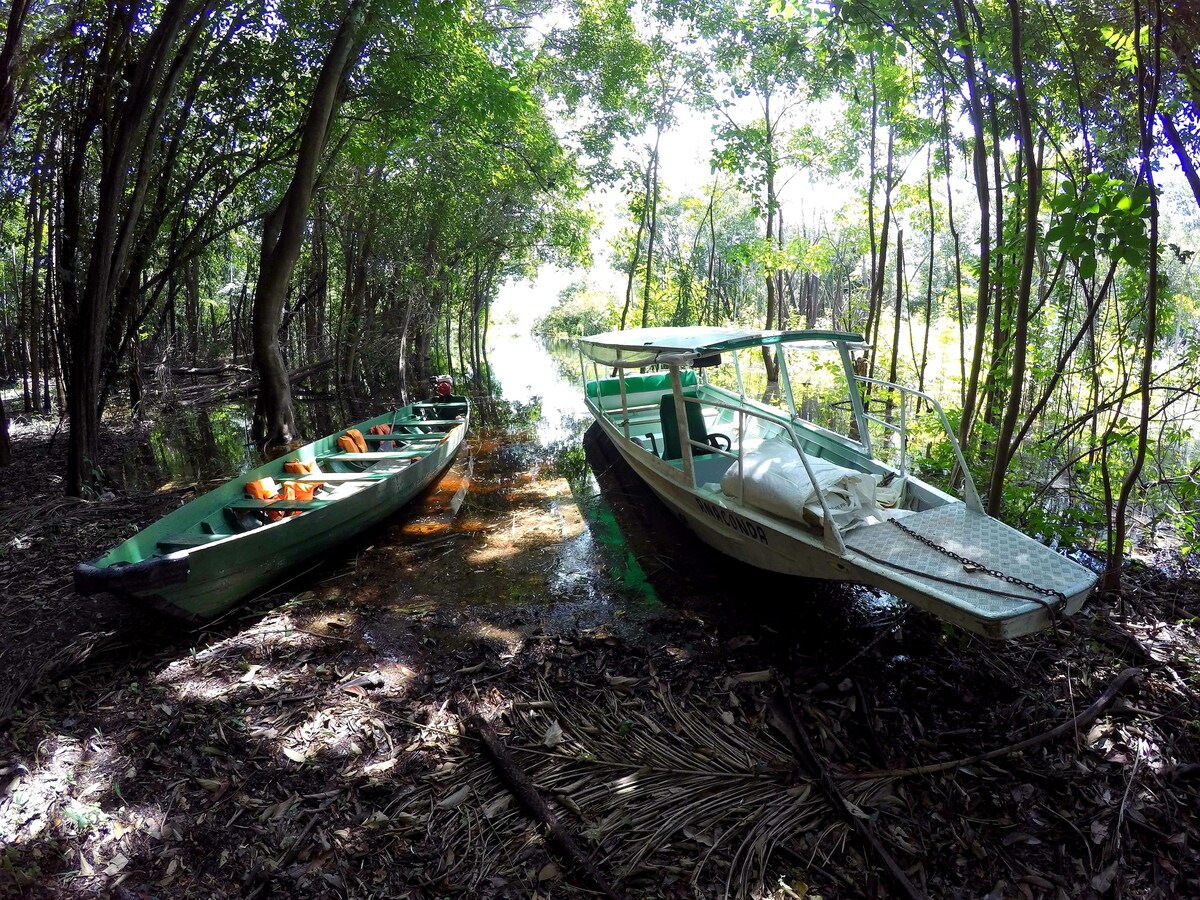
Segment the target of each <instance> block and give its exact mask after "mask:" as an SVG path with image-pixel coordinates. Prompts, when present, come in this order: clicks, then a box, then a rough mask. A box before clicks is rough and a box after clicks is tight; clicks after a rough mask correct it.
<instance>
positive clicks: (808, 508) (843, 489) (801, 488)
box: [721, 441, 883, 529]
mask: <svg viewBox="0 0 1200 900" xmlns="http://www.w3.org/2000/svg"><path fill="white" fill-rule="evenodd" d="M808 463H809V465H810V466H811V467H812V470H813V476H814V477H815V478H816V481H817V484H818V485H819V486H820V488H821V491H822V492H823V493H824V495H825V502H826V503H827V504H828V505H829V512H830V514H831V515H832V516H833V521H834V522H835V523H836V524H837V525H838V526H839V527H840V528H843V529H845V528H851V527H853V526H854V525H857V524H861V523H862V522H863V520H865V519H867V518H868V517H869V516H879V515H881V514H882V512H883V511H882V510H881V509H880V507H879V504H877V503H876V502H875V478H874V477H873V476H871V475H867V474H865V473H863V472H858V471H856V470H854V469H847V468H844V467H842V466H839V465H836V464H834V463H831V462H828V461H826V460H823V459H819V458H817V457H813V456H810V457H809V458H808ZM742 471H743V478H744V481H745V484H744V488H743V491H742V492H741V494H740V496H741V497H742V499H743V502H744V503H746V504H747V505H749V506H754V507H757V508H758V509H761V510H763V511H765V512H769V513H773V514H774V515H777V516H779V517H780V518H783V519H790V520H792V521H795V522H805V523H808V524H816V525H820V524H821V523H822V522H823V521H824V517H823V514H822V510H821V501H820V500H819V499H818V498H817V492H816V491H815V490H814V489H813V485H812V482H811V481H810V480H809V477H808V473H807V472H806V471H805V470H804V463H803V461H801V459H800V454H799V453H798V452H797V451H796V449H795V448H794V447H793V446H792V445H791V444H790V443H784V442H783V441H765V442H763V444H761V445H760V446H759V447H758V448H757V449H755V450H751V451H748V452H747V453H746V454H745V455H744V456H743V458H742ZM721 490H722V491H723V492H724V493H725V494H726V495H728V496H730V497H734V498H736V497H738V496H739V491H738V464H737V463H736V462H735V463H733V464H732V465H730V467H729V468H728V469H727V470H726V472H725V474H724V475H723V476H722V477H721Z"/></svg>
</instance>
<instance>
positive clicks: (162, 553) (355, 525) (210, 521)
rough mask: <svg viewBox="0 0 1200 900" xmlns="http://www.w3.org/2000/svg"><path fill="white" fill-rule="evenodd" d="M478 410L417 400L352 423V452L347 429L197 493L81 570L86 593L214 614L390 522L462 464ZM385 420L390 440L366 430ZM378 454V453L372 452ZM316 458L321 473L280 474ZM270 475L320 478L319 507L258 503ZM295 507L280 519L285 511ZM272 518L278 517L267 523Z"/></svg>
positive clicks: (79, 587)
mask: <svg viewBox="0 0 1200 900" xmlns="http://www.w3.org/2000/svg"><path fill="white" fill-rule="evenodd" d="M469 417H470V406H469V403H468V401H467V399H466V398H465V397H461V396H450V397H445V398H438V399H437V400H434V401H430V402H427V403H413V404H411V405H409V406H406V407H403V408H402V409H397V410H394V411H392V412H389V413H385V414H383V415H381V416H376V417H375V418H373V419H367V420H366V421H364V422H359V423H358V424H357V425H353V426H350V427H353V428H357V429H359V431H361V432H362V433H363V434H364V435H365V436H366V437H367V439H368V441H369V442H371V443H370V446H369V450H368V452H367V453H344V452H342V451H341V449H340V448H339V447H338V445H337V439H338V437H339V436H340V435H342V434H345V431H344V430H343V431H339V432H337V433H336V434H332V435H329V436H328V437H324V438H321V439H320V440H318V441H313V442H312V443H311V444H306V445H304V446H303V447H300V448H298V449H297V450H293V451H291V452H289V453H286V454H284V455H283V456H281V457H280V458H279V459H276V460H273V461H272V462H269V463H267V464H265V465H262V466H259V467H257V468H255V469H251V470H250V471H248V472H245V473H244V474H242V475H239V476H238V477H236V478H233V479H231V480H229V481H227V482H226V483H225V484H223V485H222V486H221V487H219V488H217V489H216V490H214V491H211V492H209V493H207V494H205V495H204V496H202V497H197V498H196V499H195V500H193V501H192V502H190V503H187V504H185V505H184V506H181V507H180V508H179V509H177V510H175V512H173V513H171V514H169V515H167V516H164V517H163V518H162V519H159V520H158V521H157V522H155V523H154V524H153V525H151V526H150V527H149V528H146V529H145V530H143V531H140V532H138V533H137V534H136V535H134V536H133V537H131V538H130V539H129V540H127V541H125V542H124V543H123V544H120V545H119V546H117V547H115V548H114V549H112V550H111V551H109V552H108V553H106V554H104V555H103V556H101V557H100V558H99V559H97V560H94V561H92V562H90V563H82V564H80V565H79V566H77V567H76V569H75V590H76V591H77V592H78V593H80V594H95V593H99V592H103V591H107V592H109V593H112V594H116V595H118V596H122V597H125V598H128V599H131V600H134V601H137V602H140V603H144V604H148V605H151V606H153V607H155V608H158V609H160V610H162V611H164V612H167V613H170V614H172V615H174V616H177V617H180V618H183V619H185V620H188V621H203V620H205V619H211V618H213V617H214V616H218V615H220V614H221V613H223V612H225V611H226V610H228V609H229V608H230V607H232V606H233V605H234V604H235V603H236V602H237V601H238V600H240V599H242V598H243V597H245V596H246V595H247V594H249V593H251V592H252V591H255V590H258V589H261V588H263V587H266V586H268V585H271V584H273V583H276V582H278V581H280V580H282V579H284V578H285V577H287V576H289V575H291V574H295V573H296V572H299V571H301V570H303V569H304V568H305V567H306V566H307V565H308V564H310V562H311V561H312V560H314V559H315V558H316V557H317V556H319V555H320V554H322V553H324V552H326V551H327V550H329V549H331V548H333V547H335V546H337V545H338V544H340V543H342V542H343V541H346V540H347V539H349V538H351V537H354V536H355V535H356V534H359V533H360V532H362V531H364V530H366V529H368V528H371V527H372V526H374V525H377V524H378V523H379V522H382V521H383V520H384V519H386V518H387V517H388V516H390V515H391V514H392V513H394V512H395V511H396V510H398V509H399V508H400V507H401V506H403V505H404V504H405V503H407V502H408V501H409V500H411V499H412V498H413V497H415V496H416V495H417V494H419V493H421V491H423V490H424V489H425V488H426V487H428V486H429V485H430V484H431V483H432V482H433V481H434V479H435V478H437V477H438V475H439V474H441V472H442V471H444V470H445V469H446V467H447V466H448V465H449V464H450V462H451V461H452V460H453V459H454V456H455V454H456V453H457V452H458V448H459V445H460V444H461V443H462V441H463V437H464V436H465V434H466V431H467V424H468V419H469ZM373 425H389V426H391V430H392V431H393V432H395V433H394V434H390V435H387V436H374V435H370V434H368V431H369V429H370V428H371V426H373ZM376 448H380V449H376ZM292 459H299V460H301V461H304V462H311V461H316V462H317V463H318V464H319V466H320V468H321V472H322V474H321V475H307V476H302V477H298V476H295V475H287V474H284V472H283V467H284V463H285V462H286V461H287V460H292ZM268 476H269V477H272V478H274V479H275V480H276V481H277V482H281V481H283V480H285V479H287V480H298V481H309V482H321V483H322V487H321V488H319V489H318V490H317V492H316V494H315V496H314V498H313V499H312V500H303V501H299V500H294V501H288V500H252V499H250V498H248V497H247V495H246V484H247V482H250V481H255V480H258V479H260V478H266V477H268ZM280 512H286V513H292V512H299V513H300V515H288V516H285V517H282V518H279V517H278V515H277V514H278V513H280ZM271 513H275V514H276V515H275V516H274V518H276V519H278V520H277V521H271V520H270V519H271V518H272V517H271V516H270V514H271Z"/></svg>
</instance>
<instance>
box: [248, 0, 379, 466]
mask: <svg viewBox="0 0 1200 900" xmlns="http://www.w3.org/2000/svg"><path fill="white" fill-rule="evenodd" d="M362 22H363V0H353V2H351V4H350V7H349V9H348V10H347V11H346V16H345V18H344V19H343V20H342V22H341V25H340V26H339V27H338V30H337V34H336V35H335V37H334V39H333V43H332V44H331V45H330V48H329V52H328V54H327V55H326V57H325V61H324V62H323V63H322V65H321V73H320V75H319V76H318V78H317V85H316V88H315V89H314V90H313V96H312V100H311V102H310V103H309V107H308V112H307V115H306V116H305V121H304V125H303V129H302V131H301V136H300V150H299V153H298V154H297V157H296V168H295V171H294V172H293V174H292V181H291V184H290V185H289V186H288V189H287V192H286V193H285V194H284V195H283V199H282V200H280V202H279V205H278V206H277V207H275V209H273V210H272V211H271V212H270V213H269V214H268V215H267V218H266V221H265V222H264V224H263V239H262V252H261V254H260V257H259V268H258V283H257V284H256V285H255V288H254V319H253V325H252V330H253V341H254V369H255V371H256V372H257V373H258V378H259V387H258V399H257V402H256V404H255V408H254V426H253V433H254V438H255V440H256V441H257V442H258V443H259V444H260V445H264V446H265V445H270V444H282V443H287V442H288V441H290V440H292V439H293V438H294V437H295V436H296V419H295V415H294V413H293V411H292V389H291V383H290V381H289V379H288V373H287V366H286V365H285V363H284V359H283V352H282V350H281V349H280V346H279V325H280V322H281V320H282V317H283V306H284V303H285V301H286V300H287V289H288V281H289V280H290V279H291V275H292V270H293V269H294V268H295V266H296V260H297V259H298V258H299V256H300V249H301V247H302V245H303V242H304V228H305V225H306V224H307V222H308V207H309V203H310V201H311V200H312V194H313V189H314V187H315V185H316V180H317V168H318V165H319V164H320V162H321V157H322V155H323V154H324V151H325V146H326V144H327V143H328V141H329V134H330V131H331V129H332V126H333V121H334V117H335V116H336V115H337V110H338V107H339V105H340V101H341V94H342V88H343V86H344V84H345V82H346V77H347V75H348V74H349V71H350V69H351V68H352V67H353V66H354V64H355V63H356V61H357V57H358V53H357V52H356V48H357V47H358V46H359V41H358V34H359V32H360V31H361V29H362Z"/></svg>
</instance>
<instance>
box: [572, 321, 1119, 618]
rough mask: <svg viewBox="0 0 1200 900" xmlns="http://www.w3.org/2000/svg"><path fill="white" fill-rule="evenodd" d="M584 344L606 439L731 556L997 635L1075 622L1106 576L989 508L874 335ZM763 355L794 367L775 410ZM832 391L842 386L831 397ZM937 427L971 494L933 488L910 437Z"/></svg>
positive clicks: (635, 337) (923, 398)
mask: <svg viewBox="0 0 1200 900" xmlns="http://www.w3.org/2000/svg"><path fill="white" fill-rule="evenodd" d="M579 348H580V353H581V355H582V357H583V358H584V382H585V399H586V402H587V405H588V408H589V409H590V410H591V412H592V414H593V415H594V416H595V418H596V421H597V423H599V426H600V428H601V429H602V430H603V432H604V434H605V435H606V436H607V437H608V438H609V440H611V441H612V443H613V444H614V445H615V446H616V448H617V449H618V450H619V451H620V453H621V455H622V457H624V459H625V460H626V461H627V462H628V463H629V465H630V466H631V467H632V468H633V470H634V471H635V472H636V473H637V474H638V475H639V477H641V478H642V479H643V480H644V481H645V482H646V484H647V485H648V486H649V487H650V489H651V490H653V491H654V493H655V494H657V495H658V496H659V497H660V498H661V499H662V501H663V502H664V503H666V504H667V506H668V507H670V508H671V509H672V510H673V511H674V512H675V513H676V514H678V515H679V516H680V518H681V519H683V521H685V522H686V523H687V525H688V526H689V527H690V528H691V529H692V530H693V531H694V532H695V533H696V534H697V536H699V537H700V539H701V540H703V541H704V542H705V543H707V544H709V545H711V546H712V547H714V548H716V549H717V550H720V551H721V552H723V553H725V554H727V555H729V556H732V557H735V558H736V559H739V560H742V561H744V562H746V563H749V564H751V565H754V566H758V567H760V568H763V569H768V570H771V571H775V572H783V573H787V574H792V575H801V576H807V577H812V578H825V579H833V580H839V581H853V582H859V583H862V584H867V585H873V586H875V587H878V588H882V589H883V590H885V591H888V592H890V593H891V594H894V595H895V596H897V597H899V598H901V599H903V600H906V601H907V602H909V603H911V604H913V605H914V606H918V607H920V608H921V609H924V610H927V611H929V612H931V613H933V614H934V615H937V616H939V617H941V618H942V619H944V620H946V621H948V622H950V623H952V624H954V625H957V626H960V627H962V628H965V629H967V630H969V631H972V632H975V633H977V634H981V635H984V636H986V637H990V638H1012V637H1018V636H1021V635H1025V634H1030V633H1032V632H1035V631H1038V630H1040V629H1042V628H1045V627H1047V626H1048V625H1050V624H1051V623H1052V622H1053V621H1054V620H1055V618H1056V617H1058V616H1063V615H1071V614H1073V613H1075V612H1076V611H1078V609H1079V608H1080V606H1082V604H1083V602H1084V600H1085V599H1086V597H1087V596H1088V594H1089V593H1090V592H1091V590H1092V588H1093V587H1094V585H1095V583H1096V575H1095V573H1093V572H1092V571H1091V570H1089V569H1088V568H1086V567H1084V566H1082V565H1080V564H1079V563H1077V562H1075V561H1073V560H1071V559H1068V558H1067V557H1065V556H1063V555H1062V554H1060V553H1057V552H1055V551H1054V550H1052V549H1051V548H1049V547H1046V546H1045V545H1043V544H1041V543H1039V542H1038V541H1037V540H1035V539H1034V538H1031V537H1029V536H1028V535H1025V534H1022V533H1021V532H1019V531H1016V530H1015V529H1013V528H1010V527H1009V526H1007V525H1005V524H1004V523H1003V522H1000V521H998V520H997V519H994V518H992V517H990V516H988V515H987V514H986V513H985V512H984V510H983V507H982V505H981V504H980V501H979V495H978V492H977V491H976V488H975V484H974V482H973V481H972V479H971V474H970V471H969V469H968V468H967V466H966V462H965V460H964V459H963V456H962V451H961V449H960V448H959V446H958V442H957V440H956V439H955V436H954V433H953V429H952V428H951V427H950V423H949V422H948V421H947V419H946V416H945V414H944V413H943V412H942V409H941V407H940V406H939V405H938V403H937V401H936V400H934V398H932V397H931V396H929V395H928V394H925V393H922V392H919V391H915V390H912V389H910V388H906V387H902V386H900V385H895V384H890V383H888V382H884V381H881V380H878V379H873V378H867V377H865V376H863V375H861V374H859V373H858V372H857V371H856V369H855V365H854V356H855V354H856V353H860V352H862V351H863V350H865V349H867V348H866V345H864V344H863V342H862V338H861V337H860V336H859V335H855V334H849V333H844V332H836V331H782V332H781V331H745V330H735V329H724V328H708V327H691V328H648V329H633V330H627V331H619V332H612V333H609V334H600V335H594V336H592V337H587V338H583V339H581V340H580V342H579ZM764 348H766V349H767V351H768V352H772V353H774V354H775V358H776V360H777V361H778V363H779V391H778V394H779V405H777V406H776V405H772V404H770V403H766V402H761V401H759V400H757V399H754V398H752V397H750V396H748V393H747V386H746V381H747V380H748V379H749V374H750V372H751V370H752V367H750V366H748V365H747V364H748V363H749V358H748V357H747V356H746V354H751V353H753V354H761V353H762V352H763V350H764ZM789 366H790V369H789ZM610 373H611V374H610ZM834 380H836V382H838V384H840V388H841V392H840V394H839V395H838V396H839V399H838V400H837V401H836V402H830V401H829V399H828V398H830V397H831V396H833V395H832V394H831V391H836V390H837V386H836V385H834V386H832V387H831V386H830V382H832V381H834ZM795 386H801V387H802V390H801V396H800V397H797V395H796V393H795V392H794V390H793V388H794V387H795ZM798 404H799V405H798ZM838 420H840V423H839V421H838ZM930 423H933V424H934V425H936V426H937V427H939V428H940V429H941V430H942V431H943V433H944V436H945V439H946V440H947V441H948V443H949V446H950V448H951V450H952V453H953V457H954V459H955V461H956V462H957V466H958V471H959V472H960V473H961V475H962V478H963V499H958V498H957V497H954V496H952V495H951V494H949V493H946V492H945V491H943V490H941V489H939V488H937V487H935V486H934V485H932V484H929V483H927V482H926V481H923V480H922V479H921V478H920V477H918V475H919V473H918V472H917V471H916V466H915V463H914V459H913V455H912V454H911V453H910V452H909V442H910V440H913V439H917V437H918V435H916V432H917V431H918V425H919V426H920V427H924V428H928V427H929V425H930ZM839 424H840V427H839Z"/></svg>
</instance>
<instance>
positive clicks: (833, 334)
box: [579, 325, 862, 369]
mask: <svg viewBox="0 0 1200 900" xmlns="http://www.w3.org/2000/svg"><path fill="white" fill-rule="evenodd" d="M831 341H832V342H835V343H837V342H840V343H845V344H861V343H862V336H861V335H857V334H851V333H848V332H842V331H750V330H746V329H741V328H715V327H711V326H704V325H693V326H689V327H686V328H630V329H627V330H626V331H610V332H608V333H607V334H594V335H591V336H590V337H585V338H580V339H579V347H580V349H581V350H582V351H583V354H584V355H585V356H587V357H588V358H589V359H594V360H595V361H596V362H598V363H600V364H601V365H604V366H614V367H616V368H623V369H640V368H643V367H645V366H652V365H654V364H656V363H658V364H662V365H683V364H686V363H689V362H692V361H693V360H695V359H696V358H697V357H701V356H711V355H713V354H714V353H721V352H722V351H725V350H741V349H744V348H747V347H758V346H762V345H764V344H784V343H787V344H791V343H825V344H828V343H829V342H831Z"/></svg>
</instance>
